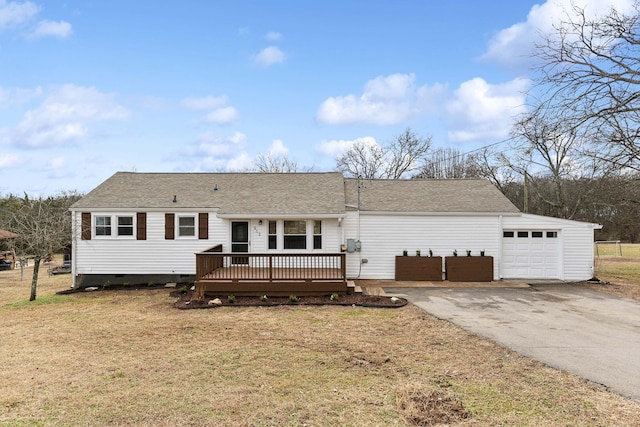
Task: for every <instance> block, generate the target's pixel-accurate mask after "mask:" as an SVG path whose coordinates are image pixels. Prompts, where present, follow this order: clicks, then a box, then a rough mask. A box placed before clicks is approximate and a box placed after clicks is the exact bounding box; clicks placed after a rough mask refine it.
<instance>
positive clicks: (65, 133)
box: [13, 85, 130, 148]
mask: <svg viewBox="0 0 640 427" xmlns="http://www.w3.org/2000/svg"><path fill="white" fill-rule="evenodd" d="M129 114H130V113H129V111H127V110H126V109H125V108H124V107H122V106H120V105H118V104H117V103H116V102H115V101H114V100H113V95H110V94H105V93H102V92H100V91H98V90H97V89H95V88H93V87H82V86H75V85H64V86H61V87H59V88H56V89H54V90H52V91H51V92H50V93H49V94H48V95H47V97H46V98H45V99H44V101H43V102H42V103H41V104H40V105H39V106H38V107H37V108H35V109H33V110H29V111H27V112H26V113H25V114H24V117H23V119H22V121H21V122H20V123H19V124H18V127H17V128H16V129H15V132H14V135H13V140H14V142H15V143H16V144H17V145H21V146H25V147H32V148H46V147H50V146H56V145H64V144H68V143H74V142H76V141H78V140H80V139H82V138H84V137H85V136H86V135H87V134H88V127H87V125H88V124H89V123H92V122H102V121H108V120H125V119H127V118H128V117H129Z"/></svg>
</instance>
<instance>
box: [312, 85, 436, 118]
mask: <svg viewBox="0 0 640 427" xmlns="http://www.w3.org/2000/svg"><path fill="white" fill-rule="evenodd" d="M444 88H445V86H443V85H434V86H432V87H428V86H421V87H418V86H416V84H415V75H414V74H392V75H389V76H379V77H376V78H375V79H373V80H370V81H368V82H367V83H366V84H365V87H364V92H363V93H362V95H360V96H356V95H353V94H350V95H346V96H337V97H331V98H328V99H326V100H325V101H324V102H323V103H322V104H321V105H320V107H319V108H318V111H317V113H316V120H318V121H319V122H321V123H329V124H351V123H370V124H376V125H391V124H399V123H403V122H406V121H407V120H409V119H411V118H414V117H416V116H420V115H424V114H427V113H429V112H432V110H433V108H434V106H435V105H437V103H438V100H439V99H440V97H441V95H442V93H443V91H444Z"/></svg>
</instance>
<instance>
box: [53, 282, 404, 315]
mask: <svg viewBox="0 0 640 427" xmlns="http://www.w3.org/2000/svg"><path fill="white" fill-rule="evenodd" d="M154 289H156V290H157V289H166V288H165V287H164V284H154V285H153V286H146V285H130V286H122V285H111V286H108V287H103V286H99V287H98V286H96V287H94V288H92V290H90V291H87V289H85V288H76V289H73V288H70V289H65V290H63V291H59V292H56V293H57V294H58V295H68V294H75V293H87V292H109V291H110V292H114V291H117V292H121V291H136V290H138V291H139V290H154ZM167 290H169V289H167ZM169 295H170V296H172V297H174V298H177V300H176V302H175V303H174V304H173V306H174V307H175V308H179V309H184V310H186V309H194V308H217V307H275V306H282V305H289V306H301V305H302V306H313V305H315V306H318V305H336V306H356V307H378V308H397V307H404V306H405V305H407V304H408V301H407V300H406V299H404V298H395V297H383V296H375V295H363V294H354V295H339V296H338V299H337V300H336V301H334V300H332V299H331V296H330V295H324V296H311V295H309V296H299V297H298V301H291V299H290V298H289V297H276V296H267V299H266V301H262V300H261V299H260V297H257V296H237V297H235V301H234V302H229V295H219V296H208V297H206V298H205V299H204V300H202V301H195V300H194V301H192V300H191V298H192V297H193V291H191V290H187V291H184V290H180V289H171V290H170V294H169ZM216 298H218V299H219V300H220V301H221V302H222V304H221V305H215V304H212V303H210V302H209V301H213V300H214V299H216Z"/></svg>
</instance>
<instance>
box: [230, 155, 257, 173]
mask: <svg viewBox="0 0 640 427" xmlns="http://www.w3.org/2000/svg"><path fill="white" fill-rule="evenodd" d="M253 165H254V162H253V159H252V158H251V157H250V156H249V155H248V154H247V153H244V152H243V153H240V154H239V155H237V156H235V157H233V158H231V159H229V160H227V163H226V165H225V167H224V170H227V171H245V170H249V169H251V168H252V167H253Z"/></svg>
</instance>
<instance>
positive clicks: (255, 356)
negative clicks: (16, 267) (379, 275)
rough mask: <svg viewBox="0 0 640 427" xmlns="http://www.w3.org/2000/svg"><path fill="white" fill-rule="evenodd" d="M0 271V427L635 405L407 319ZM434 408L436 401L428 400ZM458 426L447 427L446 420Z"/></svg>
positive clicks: (552, 416)
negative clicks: (179, 297)
mask: <svg viewBox="0 0 640 427" xmlns="http://www.w3.org/2000/svg"><path fill="white" fill-rule="evenodd" d="M18 278H19V275H18V273H17V272H16V271H12V272H0V364H1V365H0V366H2V369H0V425H2V426H31V425H56V426H58V425H59V426H77V425H85V426H92V425H118V426H122V425H125V426H126V425H139V426H206V425H211V426H214V425H215V426H287V425H290V426H302V425H307V426H328V425H343V426H402V425H431V424H435V422H437V421H441V422H446V423H449V425H474V426H484V425H531V426H575V425H581V426H589V425H593V426H628V425H634V424H635V423H637V420H638V419H640V407H639V406H638V403H637V402H633V401H630V400H628V399H624V398H622V397H620V396H617V395H614V394H611V393H609V392H607V391H606V390H604V389H602V388H601V387H597V386H594V385H591V384H588V383H587V382H585V381H583V380H581V379H579V378H576V377H575V376H572V375H569V374H567V373H565V372H561V371H557V370H554V369H551V368H548V367H546V366H544V365H542V364H540V363H537V362H535V361H532V360H529V359H526V358H524V357H521V356H519V355H518V354H516V353H514V352H512V351H509V350H506V349H504V348H502V347H499V346H497V345H495V344H493V343H492V342H489V341H487V340H484V339H481V338H478V337H476V336H474V335H471V334H469V333H467V332H465V331H462V330H461V329H459V328H457V327H455V326H453V325H452V324H450V323H448V322H445V321H440V320H437V319H435V318H433V317H431V316H429V315H427V314H426V313H424V312H423V311H421V310H419V309H418V308H416V307H413V306H406V307H404V308H400V309H370V308H352V307H272V308H264V307H263V308H259V307H256V308H248V307H247V308H240V307H235V308H234V307H222V308H216V309H212V310H186V311H185V310H177V309H173V308H171V303H172V302H173V301H174V300H173V299H172V298H170V297H169V296H168V291H164V290H141V291H127V292H117V291H108V292H95V293H86V294H74V295H66V296H56V295H54V294H55V292H56V291H59V290H63V289H65V288H67V287H68V286H69V283H70V277H69V276H68V275H66V276H58V277H48V276H47V275H46V269H43V275H42V278H41V282H40V286H39V293H38V295H39V296H38V300H36V301H35V304H34V303H29V302H28V301H27V299H28V295H29V280H30V277H29V276H28V275H27V276H25V280H24V281H19V280H18ZM438 399H440V400H438ZM456 414H458V415H460V414H465V416H466V418H465V417H464V416H460V417H459V418H450V419H449V421H447V420H446V419H445V416H446V417H452V416H454V415H456Z"/></svg>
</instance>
